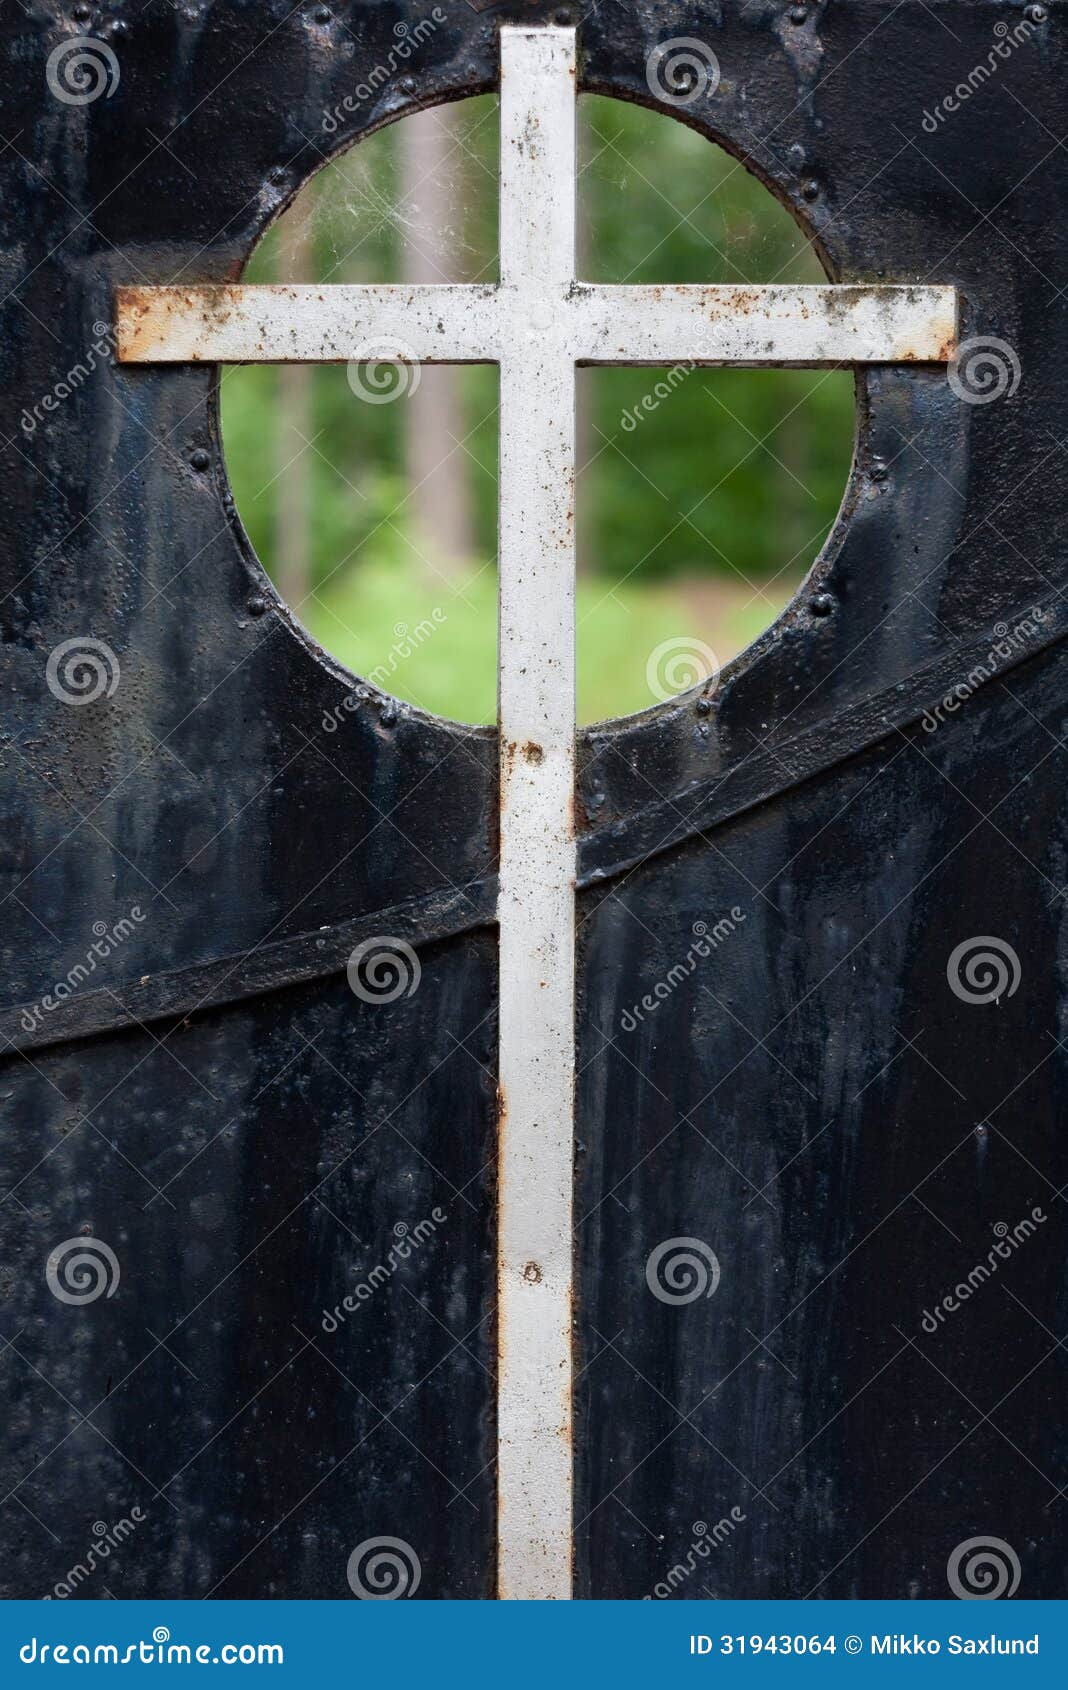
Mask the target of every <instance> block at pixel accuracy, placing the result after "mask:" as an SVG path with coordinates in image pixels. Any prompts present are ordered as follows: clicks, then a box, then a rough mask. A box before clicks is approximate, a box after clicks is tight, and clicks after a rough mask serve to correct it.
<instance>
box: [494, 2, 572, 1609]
mask: <svg viewBox="0 0 1068 1690" xmlns="http://www.w3.org/2000/svg"><path fill="white" fill-rule="evenodd" d="M575 113H576V102H575V32H574V30H570V29H546V28H541V29H529V30H524V29H509V30H505V31H502V35H501V260H500V262H501V288H500V294H501V302H502V306H503V316H504V319H505V322H506V324H507V327H506V329H505V332H504V333H503V334H502V341H503V345H502V352H501V395H500V399H501V446H500V565H499V572H500V589H499V590H500V601H499V602H500V653H499V677H500V678H499V699H500V707H499V719H500V748H501V749H500V777H501V786H500V794H501V797H500V802H501V817H500V823H501V831H500V895H499V905H498V909H499V927H500V1053H499V1074H500V1080H499V1084H500V1129H499V1130H500V1138H499V1161H498V1179H499V1193H500V1195H499V1200H498V1245H497V1251H498V1254H497V1294H498V1303H497V1310H498V1314H497V1318H498V1382H497V1422H498V1431H497V1441H498V1478H497V1498H498V1501H497V1561H498V1565H497V1589H498V1595H499V1596H502V1597H522V1598H535V1599H544V1598H547V1597H548V1598H552V1597H558V1598H567V1597H570V1595H571V1562H572V1464H573V1460H572V1425H571V1381H572V1359H571V1358H572V1332H571V1322H572V1312H571V1311H572V1254H573V1215H572V1206H573V1196H572V1167H573V1155H574V1152H573V1142H574V1112H575V1111H574V1093H575V1030H574V1029H575V830H574V787H575V362H574V355H573V353H572V352H571V350H570V347H569V345H568V344H567V342H566V340H565V338H564V337H565V332H566V331H565V314H564V313H563V312H561V311H559V310H557V309H555V308H554V305H553V303H552V299H551V295H552V293H554V292H557V291H559V292H563V290H565V289H566V288H567V287H568V285H569V284H570V283H571V282H572V281H573V280H574V277H575V201H576V164H575V158H576V146H575V122H576V118H575ZM503 326H504V325H503V324H502V327H503Z"/></svg>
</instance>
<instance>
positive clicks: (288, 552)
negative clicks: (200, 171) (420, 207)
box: [275, 183, 315, 612]
mask: <svg viewBox="0 0 1068 1690" xmlns="http://www.w3.org/2000/svg"><path fill="white" fill-rule="evenodd" d="M313 192H314V189H313V187H312V184H310V183H309V184H308V186H307V187H306V188H305V189H304V191H303V193H302V194H301V195H300V197H299V199H298V200H297V202H296V204H295V205H294V206H293V208H292V210H290V211H288V212H287V213H286V215H285V216H284V217H283V218H282V221H281V222H280V224H279V226H278V234H279V242H278V259H277V278H278V280H279V281H280V282H310V281H314V280H315V277H314V275H313V273H312V270H313V257H312V221H313V216H314V201H313V198H312V195H313ZM313 380H314V371H313V370H312V369H311V368H310V367H309V366H308V365H307V364H280V365H279V366H278V428H277V431H276V434H275V453H276V464H275V474H276V475H277V478H278V479H277V482H276V484H275V585H276V586H277V588H278V591H279V593H280V594H281V595H282V597H283V598H284V599H285V601H286V603H287V604H288V605H291V606H292V608H293V609H294V610H296V611H298V612H299V610H300V607H301V605H302V604H303V603H304V601H305V599H307V598H308V597H309V595H310V593H311V590H312V586H313V581H312V535H311V511H312V470H313V467H314V466H313V458H312V450H311V447H310V446H309V444H308V442H309V441H310V440H311V438H312V434H313V433H314V422H313V416H314V412H313V404H312V399H313V389H312V382H313Z"/></svg>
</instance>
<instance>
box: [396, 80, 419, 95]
mask: <svg viewBox="0 0 1068 1690" xmlns="http://www.w3.org/2000/svg"><path fill="white" fill-rule="evenodd" d="M397 87H398V88H399V89H400V91H401V93H402V94H414V93H415V77H414V76H402V77H401V79H400V81H399V82H398V84H397Z"/></svg>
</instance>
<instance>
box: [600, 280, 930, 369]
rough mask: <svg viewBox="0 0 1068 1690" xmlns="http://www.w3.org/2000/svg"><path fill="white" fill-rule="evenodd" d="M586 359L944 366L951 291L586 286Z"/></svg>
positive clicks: (607, 361)
mask: <svg viewBox="0 0 1068 1690" xmlns="http://www.w3.org/2000/svg"><path fill="white" fill-rule="evenodd" d="M572 307H573V310H572V321H571V324H570V329H571V338H572V344H573V350H574V353H575V357H576V360H577V361H578V362H579V363H583V364H657V365H662V364H676V363H685V362H690V363H694V364H706V365H716V364H747V365H758V364H775V365H780V366H781V365H792V366H802V367H805V368H820V367H822V366H827V365H835V364H910V363H919V364H942V363H946V362H948V360H949V359H951V358H952V357H953V354H954V351H955V346H956V336H957V294H956V289H955V288H947V287H893V286H891V287H845V286H839V287H823V286H805V287H734V286H719V287H694V286H671V285H669V284H665V285H663V286H654V287H589V288H587V287H583V286H581V285H580V286H578V287H577V288H576V290H575V294H574V298H573V301H572Z"/></svg>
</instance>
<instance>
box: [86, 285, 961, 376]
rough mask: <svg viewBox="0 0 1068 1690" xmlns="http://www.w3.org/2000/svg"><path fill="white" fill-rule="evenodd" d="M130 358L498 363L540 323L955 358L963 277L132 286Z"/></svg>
mask: <svg viewBox="0 0 1068 1690" xmlns="http://www.w3.org/2000/svg"><path fill="white" fill-rule="evenodd" d="M116 309H117V327H118V353H119V361H120V362H121V363H134V364H145V363H148V364H175V363H178V364H185V363H217V364H257V363H309V364H317V363H327V364H329V363H348V362H349V361H350V360H352V359H358V358H362V359H365V360H367V361H371V360H377V361H385V362H393V363H408V362H415V363H445V364H468V363H489V364H494V363H499V362H500V361H501V360H502V357H503V356H505V355H506V353H507V349H508V347H509V346H512V345H514V344H515V342H516V339H517V337H520V336H521V337H523V338H524V339H528V338H529V337H530V336H531V333H532V329H533V333H534V337H535V338H536V339H539V338H540V339H542V340H543V343H544V346H545V349H546V351H547V352H548V351H549V350H550V349H551V350H553V351H554V352H556V353H559V354H561V355H563V356H564V357H566V358H569V359H571V360H572V361H573V362H575V363H580V364H652V365H671V364H675V363H680V362H690V363H694V364H706V365H715V364H749V365H759V364H775V365H794V366H803V367H806V368H821V367H825V366H831V365H836V364H908V363H929V364H939V363H946V362H948V361H949V360H950V359H951V358H952V357H953V355H954V352H955V349H956V335H957V294H956V290H955V289H954V288H951V287H908V286H888V287H848V286H839V287H833V286H828V287H822V286H814V287H735V286H716V287H696V286H679V287H674V286H670V285H667V284H665V285H663V286H656V287H601V286H592V285H590V284H588V283H583V282H569V283H560V282H555V283H554V282H551V281H549V280H545V279H543V280H541V281H540V282H539V283H538V284H537V286H536V291H535V290H532V289H531V288H530V286H529V285H527V286H512V285H508V284H502V285H500V286H472V285H463V284H459V285H456V286H441V287H428V286H421V287H366V286H354V287H346V286H333V287H245V286H240V285H238V286H226V287H188V288H183V287H178V288H170V287H129V288H120V289H119V290H118V295H117V304H116Z"/></svg>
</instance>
